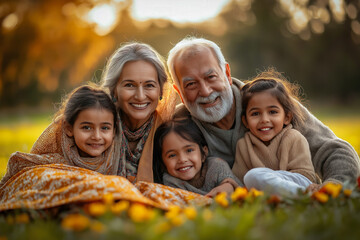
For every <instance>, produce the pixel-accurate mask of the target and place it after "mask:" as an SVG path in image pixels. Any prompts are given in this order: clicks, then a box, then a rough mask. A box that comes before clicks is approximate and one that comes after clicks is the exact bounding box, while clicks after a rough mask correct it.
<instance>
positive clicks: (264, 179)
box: [244, 168, 311, 196]
mask: <svg viewBox="0 0 360 240" xmlns="http://www.w3.org/2000/svg"><path fill="white" fill-rule="evenodd" d="M244 184H245V186H246V187H247V188H248V189H250V188H256V189H258V190H261V191H264V192H266V193H268V194H278V195H285V196H294V195H296V194H297V193H298V191H299V190H302V191H305V189H306V188H307V187H308V186H309V185H310V184H311V181H310V180H309V179H308V178H307V177H305V176H303V175H301V174H299V173H293V172H288V171H283V170H277V171H275V170H272V169H270V168H253V169H251V170H250V171H248V172H247V173H246V174H245V176H244Z"/></svg>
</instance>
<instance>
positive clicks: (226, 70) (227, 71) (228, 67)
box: [225, 63, 232, 85]
mask: <svg viewBox="0 0 360 240" xmlns="http://www.w3.org/2000/svg"><path fill="white" fill-rule="evenodd" d="M225 74H226V77H227V79H228V81H229V83H230V85H231V84H232V78H231V71H230V65H229V64H228V63H226V64H225Z"/></svg>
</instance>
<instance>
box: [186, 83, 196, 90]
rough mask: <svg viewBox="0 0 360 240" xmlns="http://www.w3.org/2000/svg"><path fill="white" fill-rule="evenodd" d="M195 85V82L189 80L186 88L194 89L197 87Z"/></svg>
mask: <svg viewBox="0 0 360 240" xmlns="http://www.w3.org/2000/svg"><path fill="white" fill-rule="evenodd" d="M195 85H196V83H195V82H189V83H187V84H186V85H185V88H190V89H192V88H194V87H195Z"/></svg>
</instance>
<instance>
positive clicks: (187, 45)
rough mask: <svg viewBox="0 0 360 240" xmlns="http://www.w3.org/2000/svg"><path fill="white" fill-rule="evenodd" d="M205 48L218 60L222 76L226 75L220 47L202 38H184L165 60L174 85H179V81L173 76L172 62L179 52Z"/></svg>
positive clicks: (173, 67)
mask: <svg viewBox="0 0 360 240" xmlns="http://www.w3.org/2000/svg"><path fill="white" fill-rule="evenodd" d="M200 46H202V47H207V48H209V49H210V50H212V52H213V53H214V55H215V57H216V58H217V60H218V63H219V66H220V67H221V70H222V71H223V72H224V74H226V69H225V65H226V61H225V57H224V55H223V54H222V52H221V50H220V47H219V46H218V45H217V44H216V43H214V42H212V41H210V40H207V39H204V38H196V37H186V38H184V39H183V40H181V41H180V42H178V43H177V44H176V45H175V46H174V47H173V48H172V49H171V50H170V52H169V56H168V59H167V66H168V69H169V72H170V75H171V77H172V79H173V80H174V81H175V83H176V82H177V83H180V82H179V79H177V76H176V74H175V66H174V61H175V59H176V57H177V56H178V55H179V54H180V52H181V51H184V50H195V49H196V48H197V47H200Z"/></svg>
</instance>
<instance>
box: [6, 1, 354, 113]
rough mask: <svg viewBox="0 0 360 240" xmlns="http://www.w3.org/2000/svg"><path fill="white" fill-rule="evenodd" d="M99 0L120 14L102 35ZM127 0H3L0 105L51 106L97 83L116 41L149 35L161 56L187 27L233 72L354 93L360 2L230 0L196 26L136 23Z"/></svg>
mask: <svg viewBox="0 0 360 240" xmlns="http://www.w3.org/2000/svg"><path fill="white" fill-rule="evenodd" d="M334 2H335V3H340V4H342V5H339V6H340V8H339V6H338V5H334ZM104 3H106V4H111V6H112V7H113V8H114V9H116V12H117V15H116V17H117V19H116V24H115V25H114V27H113V28H112V29H111V31H109V32H107V33H106V34H99V32H97V27H98V26H97V25H96V23H92V22H91V21H88V20H87V19H86V18H85V17H86V16H87V14H88V12H89V11H90V10H91V9H93V8H94V7H96V6H97V5H99V4H104ZM131 4H132V1H131V0H123V1H110V0H97V1H95V0H60V1H46V0H20V1H12V0H3V1H2V2H1V3H0V23H2V24H1V32H0V107H1V108H6V107H14V106H26V105H30V106H35V105H39V104H43V105H46V106H49V103H50V102H54V101H59V99H60V95H63V94H64V91H65V92H67V91H70V89H72V88H73V87H75V86H76V85H79V84H81V83H84V82H87V81H99V80H100V77H101V72H102V69H103V68H104V64H105V62H106V59H107V58H108V57H109V56H110V54H111V53H112V52H113V51H114V50H115V49H116V48H117V47H119V46H120V45H121V44H122V43H124V42H128V41H143V42H146V43H149V44H150V45H152V46H153V47H154V48H155V49H157V50H158V51H159V52H160V53H161V54H162V55H163V56H164V57H165V58H166V56H167V52H168V51H169V50H170V49H171V47H172V46H173V44H175V43H176V42H178V41H179V40H180V39H182V38H183V37H185V36H187V35H195V36H197V37H205V38H209V39H211V40H213V41H215V42H217V43H218V44H219V45H220V46H221V47H222V49H223V51H224V55H225V57H226V59H227V60H228V62H229V63H230V66H231V70H232V75H233V76H234V77H237V78H240V79H247V78H250V77H251V76H254V75H256V73H257V71H260V70H263V69H264V68H266V67H268V66H274V67H276V68H277V69H278V70H279V71H281V72H284V73H285V75H286V76H288V77H289V79H290V80H291V81H294V82H298V83H299V84H301V85H302V86H303V87H304V89H305V92H306V93H307V95H308V97H309V98H312V99H315V98H323V99H335V100H336V101H338V102H341V103H348V102H352V101H354V100H358V96H359V94H360V82H359V81H358V79H359V78H360V70H359V69H360V68H359V67H360V66H359V65H360V64H359V59H360V30H359V29H360V24H359V20H358V19H359V17H358V11H359V8H360V1H359V0H352V1H345V2H344V1H333V0H316V1H314V0H308V1H306V0H302V1H300V0H289V1H281V0H278V1H276V0H273V1H259V0H257V1H255V0H230V1H229V3H228V4H227V5H226V6H225V7H224V9H223V10H222V12H221V13H220V14H219V15H218V16H217V17H214V18H213V19H209V20H207V21H206V22H203V23H197V24H195V23H192V24H179V23H173V22H171V21H169V20H164V19H152V20H148V21H144V22H140V21H137V20H135V19H133V18H132V16H131ZM334 6H335V7H334ZM336 6H338V8H336ZM291 9H292V10H291ZM334 9H335V10H334ZM336 9H338V10H336ZM339 9H340V10H339ZM341 9H342V10H343V11H341ZM339 12H340V13H339ZM358 31H359V32H358Z"/></svg>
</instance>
